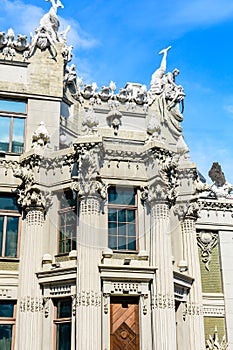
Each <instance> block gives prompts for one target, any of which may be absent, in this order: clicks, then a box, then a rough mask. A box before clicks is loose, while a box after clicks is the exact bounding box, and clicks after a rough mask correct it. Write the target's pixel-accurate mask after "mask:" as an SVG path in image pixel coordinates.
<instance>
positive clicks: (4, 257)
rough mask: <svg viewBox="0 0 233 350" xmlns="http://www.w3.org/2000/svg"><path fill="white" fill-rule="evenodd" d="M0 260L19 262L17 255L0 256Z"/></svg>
mask: <svg viewBox="0 0 233 350" xmlns="http://www.w3.org/2000/svg"><path fill="white" fill-rule="evenodd" d="M0 261H12V262H19V257H16V258H14V257H10V256H7V257H6V256H0Z"/></svg>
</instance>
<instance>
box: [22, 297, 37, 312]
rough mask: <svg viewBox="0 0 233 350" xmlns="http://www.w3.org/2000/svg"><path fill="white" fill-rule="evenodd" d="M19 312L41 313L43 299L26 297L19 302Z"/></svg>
mask: <svg viewBox="0 0 233 350" xmlns="http://www.w3.org/2000/svg"><path fill="white" fill-rule="evenodd" d="M19 306H20V312H42V311H43V298H39V297H38V298H37V297H31V296H27V297H25V298H22V299H21V300H20V302H19Z"/></svg>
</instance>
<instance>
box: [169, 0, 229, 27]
mask: <svg viewBox="0 0 233 350" xmlns="http://www.w3.org/2000/svg"><path fill="white" fill-rule="evenodd" d="M232 16H233V3H231V2H229V1H228V0H196V1H181V2H180V4H179V6H175V7H174V9H173V16H172V17H171V18H169V22H170V23H171V24H176V25H179V24H180V25H199V24H204V25H207V24H213V23H218V22H221V21H224V20H226V19H228V18H232Z"/></svg>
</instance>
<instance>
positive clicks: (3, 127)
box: [0, 117, 10, 152]
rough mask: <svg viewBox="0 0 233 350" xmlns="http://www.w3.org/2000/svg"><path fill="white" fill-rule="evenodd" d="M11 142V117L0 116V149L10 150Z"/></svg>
mask: <svg viewBox="0 0 233 350" xmlns="http://www.w3.org/2000/svg"><path fill="white" fill-rule="evenodd" d="M9 143H10V118H8V117H0V150H1V151H5V152H8V151H9Z"/></svg>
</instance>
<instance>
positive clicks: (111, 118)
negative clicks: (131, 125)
mask: <svg viewBox="0 0 233 350" xmlns="http://www.w3.org/2000/svg"><path fill="white" fill-rule="evenodd" d="M121 118H122V114H121V112H119V111H118V110H117V109H113V110H112V111H110V112H109V113H108V115H107V117H106V120H107V123H108V125H109V126H110V127H112V128H113V130H114V134H115V135H117V133H118V129H119V127H120V126H121Z"/></svg>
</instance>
